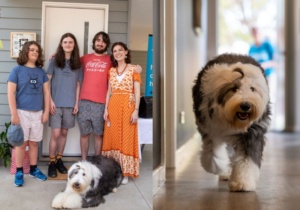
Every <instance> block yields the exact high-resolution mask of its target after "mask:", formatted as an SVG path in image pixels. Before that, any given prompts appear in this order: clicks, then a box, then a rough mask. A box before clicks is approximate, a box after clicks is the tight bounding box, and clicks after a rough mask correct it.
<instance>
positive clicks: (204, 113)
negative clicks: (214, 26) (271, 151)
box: [192, 54, 270, 191]
mask: <svg viewBox="0 0 300 210" xmlns="http://www.w3.org/2000/svg"><path fill="white" fill-rule="evenodd" d="M192 91H193V101H194V104H193V110H194V113H195V117H196V124H197V128H198V131H199V132H200V134H201V136H202V140H203V141H202V152H201V164H202V166H203V167H204V169H205V170H206V171H208V172H210V173H214V174H217V175H219V177H220V179H221V180H227V179H229V180H230V181H229V188H230V190H231V191H254V190H255V189H256V184H257V181H258V178H259V169H260V166H261V160H262V153H263V148H264V145H265V133H266V132H267V130H268V126H269V124H270V102H269V88H268V83H267V80H266V77H265V74H264V70H263V68H262V67H261V66H260V64H259V63H257V62H256V61H255V60H254V59H253V58H251V57H249V56H246V55H245V56H244V55H238V54H222V55H220V56H218V57H216V58H214V59H213V60H211V61H209V62H208V63H207V64H206V66H205V67H204V68H203V69H202V71H201V72H199V74H198V77H197V79H196V80H195V85H194V87H193V90H192Z"/></svg>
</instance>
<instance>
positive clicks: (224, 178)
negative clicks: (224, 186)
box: [219, 175, 230, 181]
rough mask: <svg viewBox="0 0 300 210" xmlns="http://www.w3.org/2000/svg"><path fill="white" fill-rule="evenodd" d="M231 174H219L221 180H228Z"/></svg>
mask: <svg viewBox="0 0 300 210" xmlns="http://www.w3.org/2000/svg"><path fill="white" fill-rule="evenodd" d="M229 178H230V176H227V175H219V181H228V180H229Z"/></svg>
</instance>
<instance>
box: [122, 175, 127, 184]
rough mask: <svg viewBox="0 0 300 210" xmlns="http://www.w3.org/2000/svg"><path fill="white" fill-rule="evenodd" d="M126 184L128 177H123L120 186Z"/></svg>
mask: <svg viewBox="0 0 300 210" xmlns="http://www.w3.org/2000/svg"><path fill="white" fill-rule="evenodd" d="M127 183H128V176H124V178H123V180H122V184H127Z"/></svg>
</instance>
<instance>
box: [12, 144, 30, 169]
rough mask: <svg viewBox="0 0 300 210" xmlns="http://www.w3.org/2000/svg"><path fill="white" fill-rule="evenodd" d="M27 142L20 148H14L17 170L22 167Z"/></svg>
mask: <svg viewBox="0 0 300 210" xmlns="http://www.w3.org/2000/svg"><path fill="white" fill-rule="evenodd" d="M27 143H28V141H25V142H24V143H23V144H22V145H21V146H19V147H15V152H16V164H17V168H21V167H23V161H24V155H25V148H26V146H27Z"/></svg>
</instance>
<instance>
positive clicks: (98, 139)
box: [94, 135, 103, 155]
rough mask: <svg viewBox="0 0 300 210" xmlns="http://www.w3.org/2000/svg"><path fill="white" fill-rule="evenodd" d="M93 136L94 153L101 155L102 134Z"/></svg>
mask: <svg viewBox="0 0 300 210" xmlns="http://www.w3.org/2000/svg"><path fill="white" fill-rule="evenodd" d="M94 137H95V155H101V152H102V141H103V135H101V136H96V135H95V136H94Z"/></svg>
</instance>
